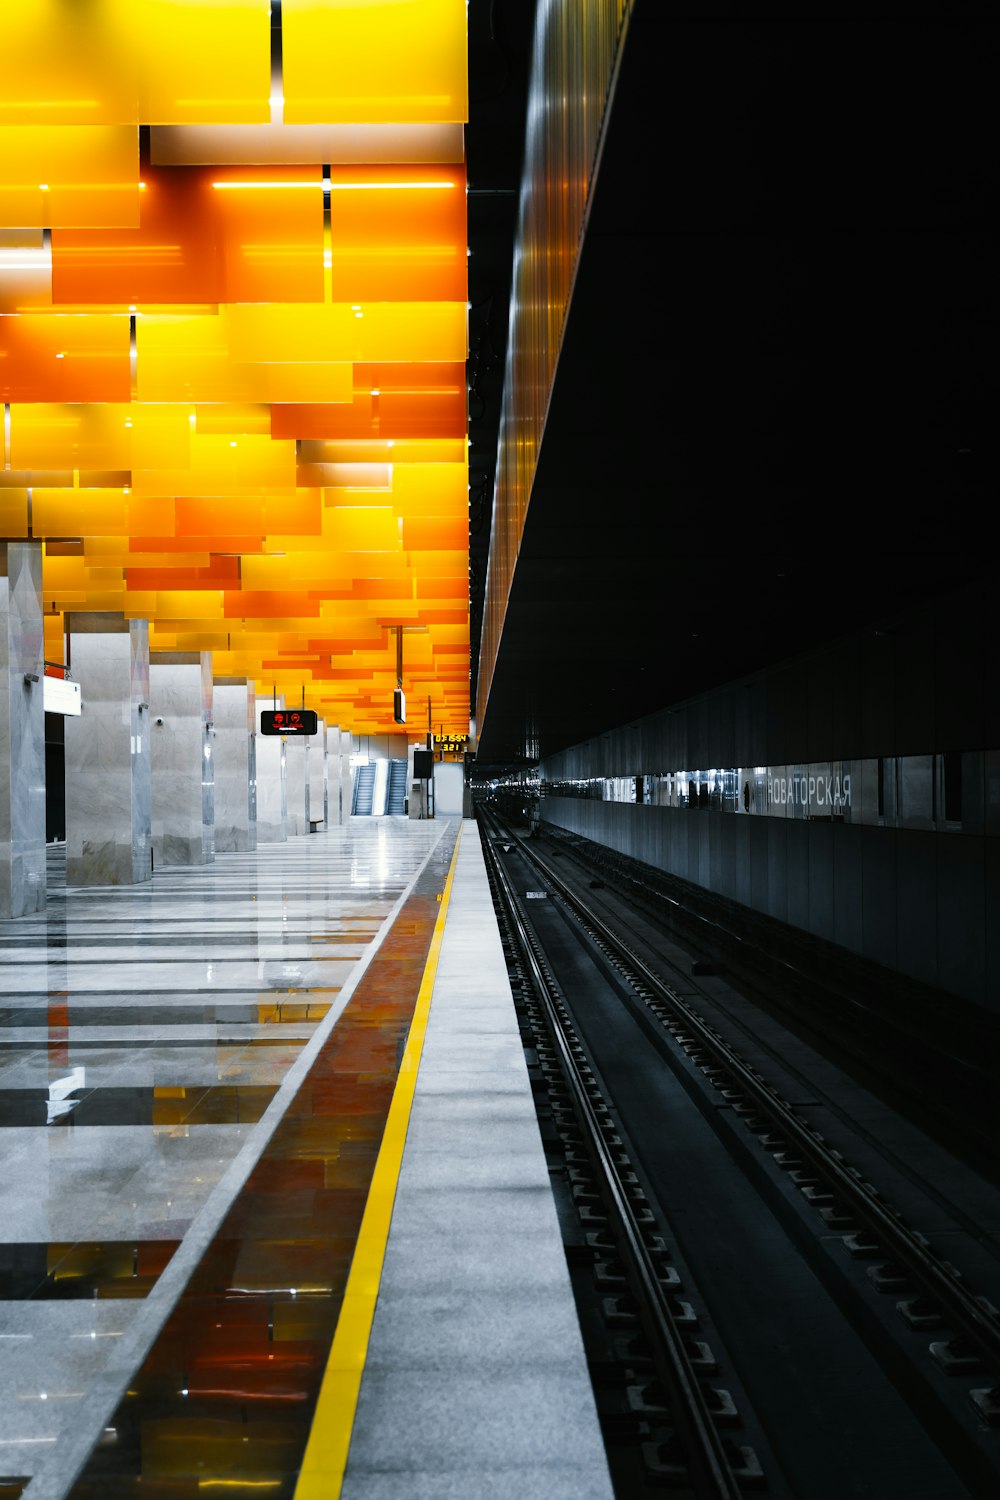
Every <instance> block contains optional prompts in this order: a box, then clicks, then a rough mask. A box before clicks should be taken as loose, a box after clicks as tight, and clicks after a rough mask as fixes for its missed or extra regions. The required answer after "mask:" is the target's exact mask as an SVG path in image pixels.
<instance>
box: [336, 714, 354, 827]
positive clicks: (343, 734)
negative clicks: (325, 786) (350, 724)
mask: <svg viewBox="0 0 1000 1500" xmlns="http://www.w3.org/2000/svg"><path fill="white" fill-rule="evenodd" d="M337 739H338V745H337V775H336V782H337V785H336V788H334V787H333V785H332V783H331V800H332V799H333V797H334V795H336V799H337V808H338V819H337V821H338V822H339V823H341V824H344V823H349V822H350V821H351V794H352V792H353V791H354V784H353V768H352V766H351V756H352V754H353V753H354V736H353V735H352V734H351V731H350V730H349V729H339V730H338V731H337Z"/></svg>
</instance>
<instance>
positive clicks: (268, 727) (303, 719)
mask: <svg viewBox="0 0 1000 1500" xmlns="http://www.w3.org/2000/svg"><path fill="white" fill-rule="evenodd" d="M318 728H319V717H318V715H317V713H316V710H315V709H314V708H262V709H261V711H260V732H261V734H315V733H316V732H317V730H318Z"/></svg>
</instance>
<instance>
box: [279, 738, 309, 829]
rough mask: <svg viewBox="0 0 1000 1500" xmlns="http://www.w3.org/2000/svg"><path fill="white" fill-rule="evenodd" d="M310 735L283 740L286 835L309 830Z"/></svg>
mask: <svg viewBox="0 0 1000 1500" xmlns="http://www.w3.org/2000/svg"><path fill="white" fill-rule="evenodd" d="M310 739H311V736H308V735H306V736H303V737H302V738H301V739H298V738H297V737H296V736H295V735H289V737H288V739H287V740H286V741H285V797H286V801H287V806H288V824H287V826H288V836H289V838H293V837H295V836H297V835H298V834H302V833H308V832H309V818H310V808H309V760H310V754H311V746H310Z"/></svg>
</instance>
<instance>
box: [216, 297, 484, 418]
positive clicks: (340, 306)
mask: <svg viewBox="0 0 1000 1500" xmlns="http://www.w3.org/2000/svg"><path fill="white" fill-rule="evenodd" d="M466 314H467V309H466V305H465V303H464V302H365V303H355V304H351V303H347V302H340V303H311V302H287V303H282V302H272V303H262V304H261V303H238V304H235V305H231V306H226V307H224V308H222V309H221V310H220V314H219V316H220V321H221V322H222V323H224V325H225V327H226V330H227V333H228V346H229V350H230V354H231V356H232V358H233V359H234V360H237V361H251V360H253V361H265V362H267V361H276V362H279V363H280V362H298V361H304V362H314V361H319V362H321V363H331V362H339V361H348V362H354V361H360V362H364V363H368V362H374V363H377V362H378V361H380V360H384V361H391V362H395V361H400V360H402V361H405V360H420V361H424V360H426V361H435V360H464V359H465V357H466V344H467V332H466ZM351 394H352V396H353V387H352V393H351ZM346 399H348V400H349V399H351V398H350V397H347V398H346Z"/></svg>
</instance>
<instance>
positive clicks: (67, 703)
mask: <svg viewBox="0 0 1000 1500" xmlns="http://www.w3.org/2000/svg"><path fill="white" fill-rule="evenodd" d="M42 683H43V702H44V704H45V712H46V713H47V714H78V713H80V712H81V702H80V684H79V683H78V682H69V681H68V680H67V679H66V678H65V677H48V676H45V677H43V678H42Z"/></svg>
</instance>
